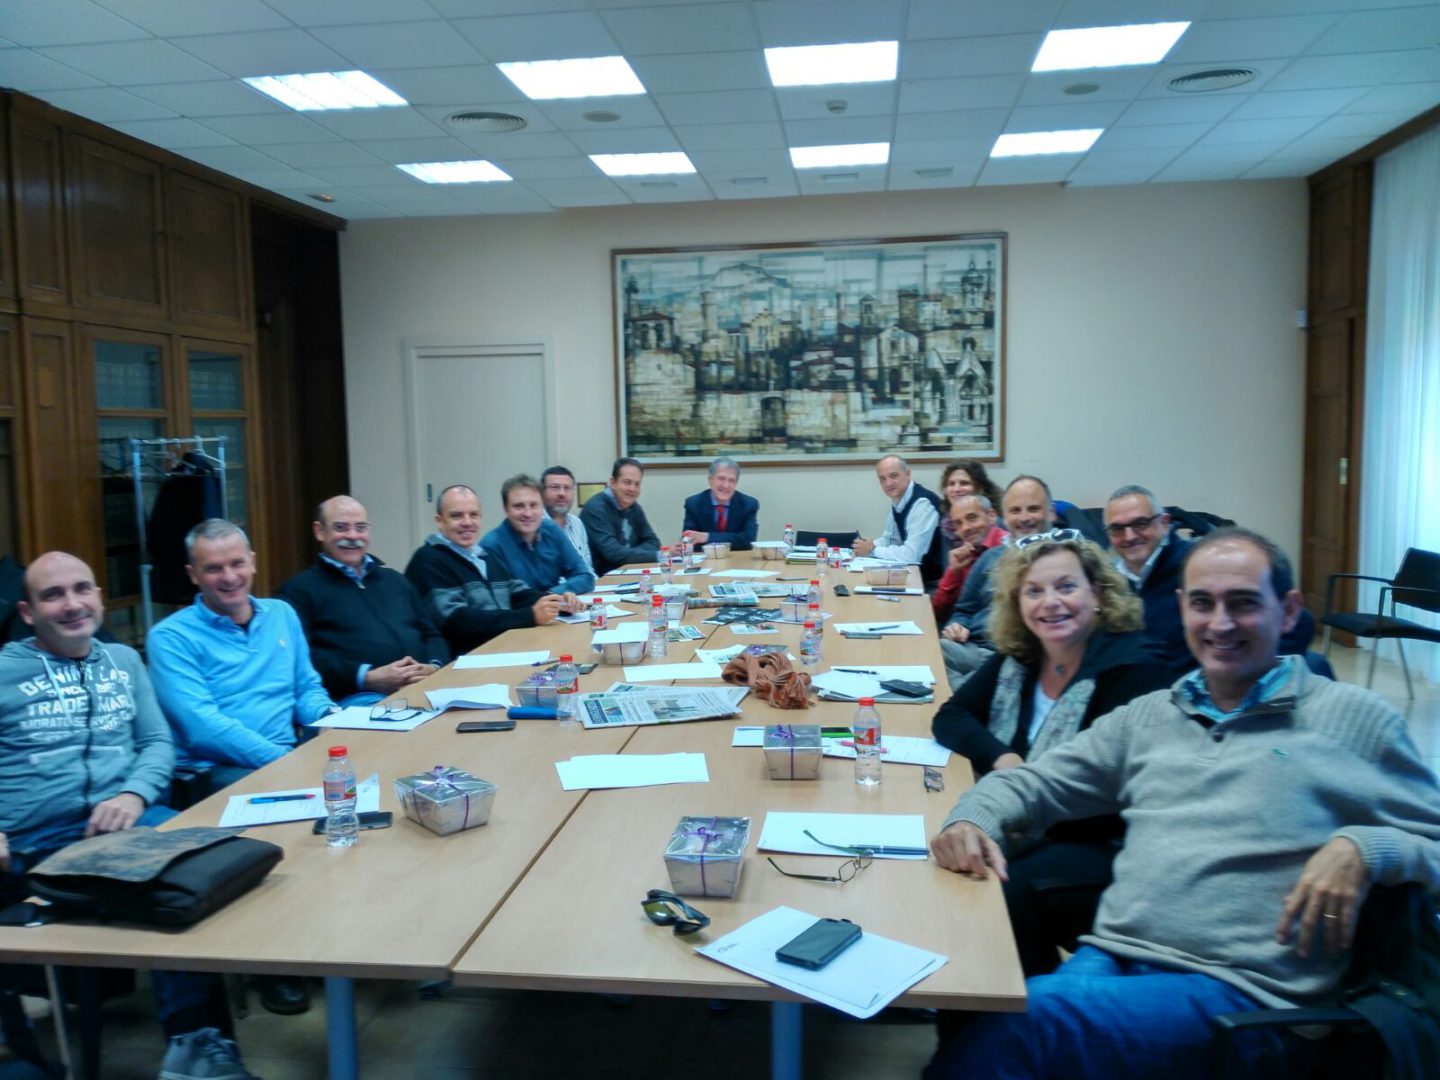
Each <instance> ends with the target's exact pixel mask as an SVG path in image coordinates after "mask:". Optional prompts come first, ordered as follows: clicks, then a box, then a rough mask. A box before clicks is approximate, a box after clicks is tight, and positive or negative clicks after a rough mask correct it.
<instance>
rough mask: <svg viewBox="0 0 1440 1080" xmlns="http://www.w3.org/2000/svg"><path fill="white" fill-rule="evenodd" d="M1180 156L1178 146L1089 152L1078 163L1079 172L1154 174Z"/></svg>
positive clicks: (1121, 148)
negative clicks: (1120, 171)
mask: <svg viewBox="0 0 1440 1080" xmlns="http://www.w3.org/2000/svg"><path fill="white" fill-rule="evenodd" d="M1179 154H1180V148H1179V147H1178V146H1134V147H1120V148H1116V149H1108V150H1101V149H1095V150H1091V151H1090V153H1088V154H1086V155H1085V160H1084V161H1082V162H1081V163H1080V167H1079V169H1077V170H1076V171H1077V172H1078V171H1080V170H1082V169H1083V170H1087V171H1088V170H1094V169H1114V170H1120V169H1139V170H1145V169H1148V170H1149V171H1150V172H1152V173H1153V172H1155V170H1157V169H1161V168H1164V167H1165V166H1166V165H1168V164H1170V162H1172V161H1174V160H1175V158H1176V157H1178V156H1179Z"/></svg>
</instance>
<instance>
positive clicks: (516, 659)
mask: <svg viewBox="0 0 1440 1080" xmlns="http://www.w3.org/2000/svg"><path fill="white" fill-rule="evenodd" d="M549 659H550V650H549V649H538V650H536V651H534V652H497V653H475V654H472V655H470V656H462V657H460V659H458V660H456V661H455V669H456V670H457V671H469V670H471V669H473V668H492V667H529V666H533V665H535V664H543V663H545V662H546V661H547V660H549Z"/></svg>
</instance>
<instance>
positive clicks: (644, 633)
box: [590, 622, 650, 645]
mask: <svg viewBox="0 0 1440 1080" xmlns="http://www.w3.org/2000/svg"><path fill="white" fill-rule="evenodd" d="M649 636H650V628H649V627H648V626H646V625H645V624H644V623H643V622H634V623H625V624H624V625H623V626H611V627H609V628H607V629H605V630H596V631H595V633H593V634H591V635H590V644H591V645H614V644H615V643H616V642H622V641H644V640H645V639H646V638H647V637H649Z"/></svg>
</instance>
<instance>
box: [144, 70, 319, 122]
mask: <svg viewBox="0 0 1440 1080" xmlns="http://www.w3.org/2000/svg"><path fill="white" fill-rule="evenodd" d="M129 90H130V93H132V94H137V95H139V96H140V97H143V98H144V99H145V100H147V101H153V102H154V103H155V104H156V105H159V106H161V107H162V108H166V109H169V110H170V111H172V112H177V113H179V114H180V115H182V116H200V117H203V116H247V115H251V116H253V115H264V114H267V113H268V114H272V115H281V114H284V115H287V116H288V115H291V113H290V110H289V109H287V108H286V107H285V106H284V105H281V104H280V103H279V102H278V101H275V100H274V99H272V98H268V97H266V96H265V95H264V94H262V93H260V91H258V90H252V89H251V88H250V87H248V86H246V85H245V84H244V83H242V82H240V81H239V80H238V79H220V80H218V81H211V82H179V83H160V84H158V85H154V86H132V87H130V88H129Z"/></svg>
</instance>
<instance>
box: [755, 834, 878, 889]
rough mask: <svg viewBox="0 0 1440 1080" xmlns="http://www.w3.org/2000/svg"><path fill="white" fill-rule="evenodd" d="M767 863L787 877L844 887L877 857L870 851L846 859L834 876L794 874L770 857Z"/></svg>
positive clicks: (767, 857) (766, 858) (767, 858)
mask: <svg viewBox="0 0 1440 1080" xmlns="http://www.w3.org/2000/svg"><path fill="white" fill-rule="evenodd" d="M817 842H818V841H817ZM826 846H827V847H828V846H829V845H828V844H827V845H826ZM765 861H766V862H768V863H769V864H770V865H771V866H773V867H775V869H776V870H779V871H780V873H782V874H784V875H785V876H786V877H793V878H803V879H804V880H805V881H834V882H839V883H840V884H841V885H844V884H845V882H847V881H849V880H850V879H851V878H853V877H854V876H855V875H856V874H858V873H860V871H861V870H864V869H865V868H866V867H867V866H869V865H870V864H871V863H872V862H874V861H875V856H874V855H871V854H870V852H868V851H862V852H861V853H860V854H859V855H856V856H855V857H854V858H853V859H846V860H845V861H844V862H842V863H841V864H840V865H839V866H838V867H837V868H836V870H835V873H834V874H792V873H791V872H790V871H789V870H786V869H785V868H784V867H783V866H781V865H780V864H779V863H777V862H776V861H775V860H774V859H772V858H770V857H769V856H768V855H767V856H766V857H765Z"/></svg>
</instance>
